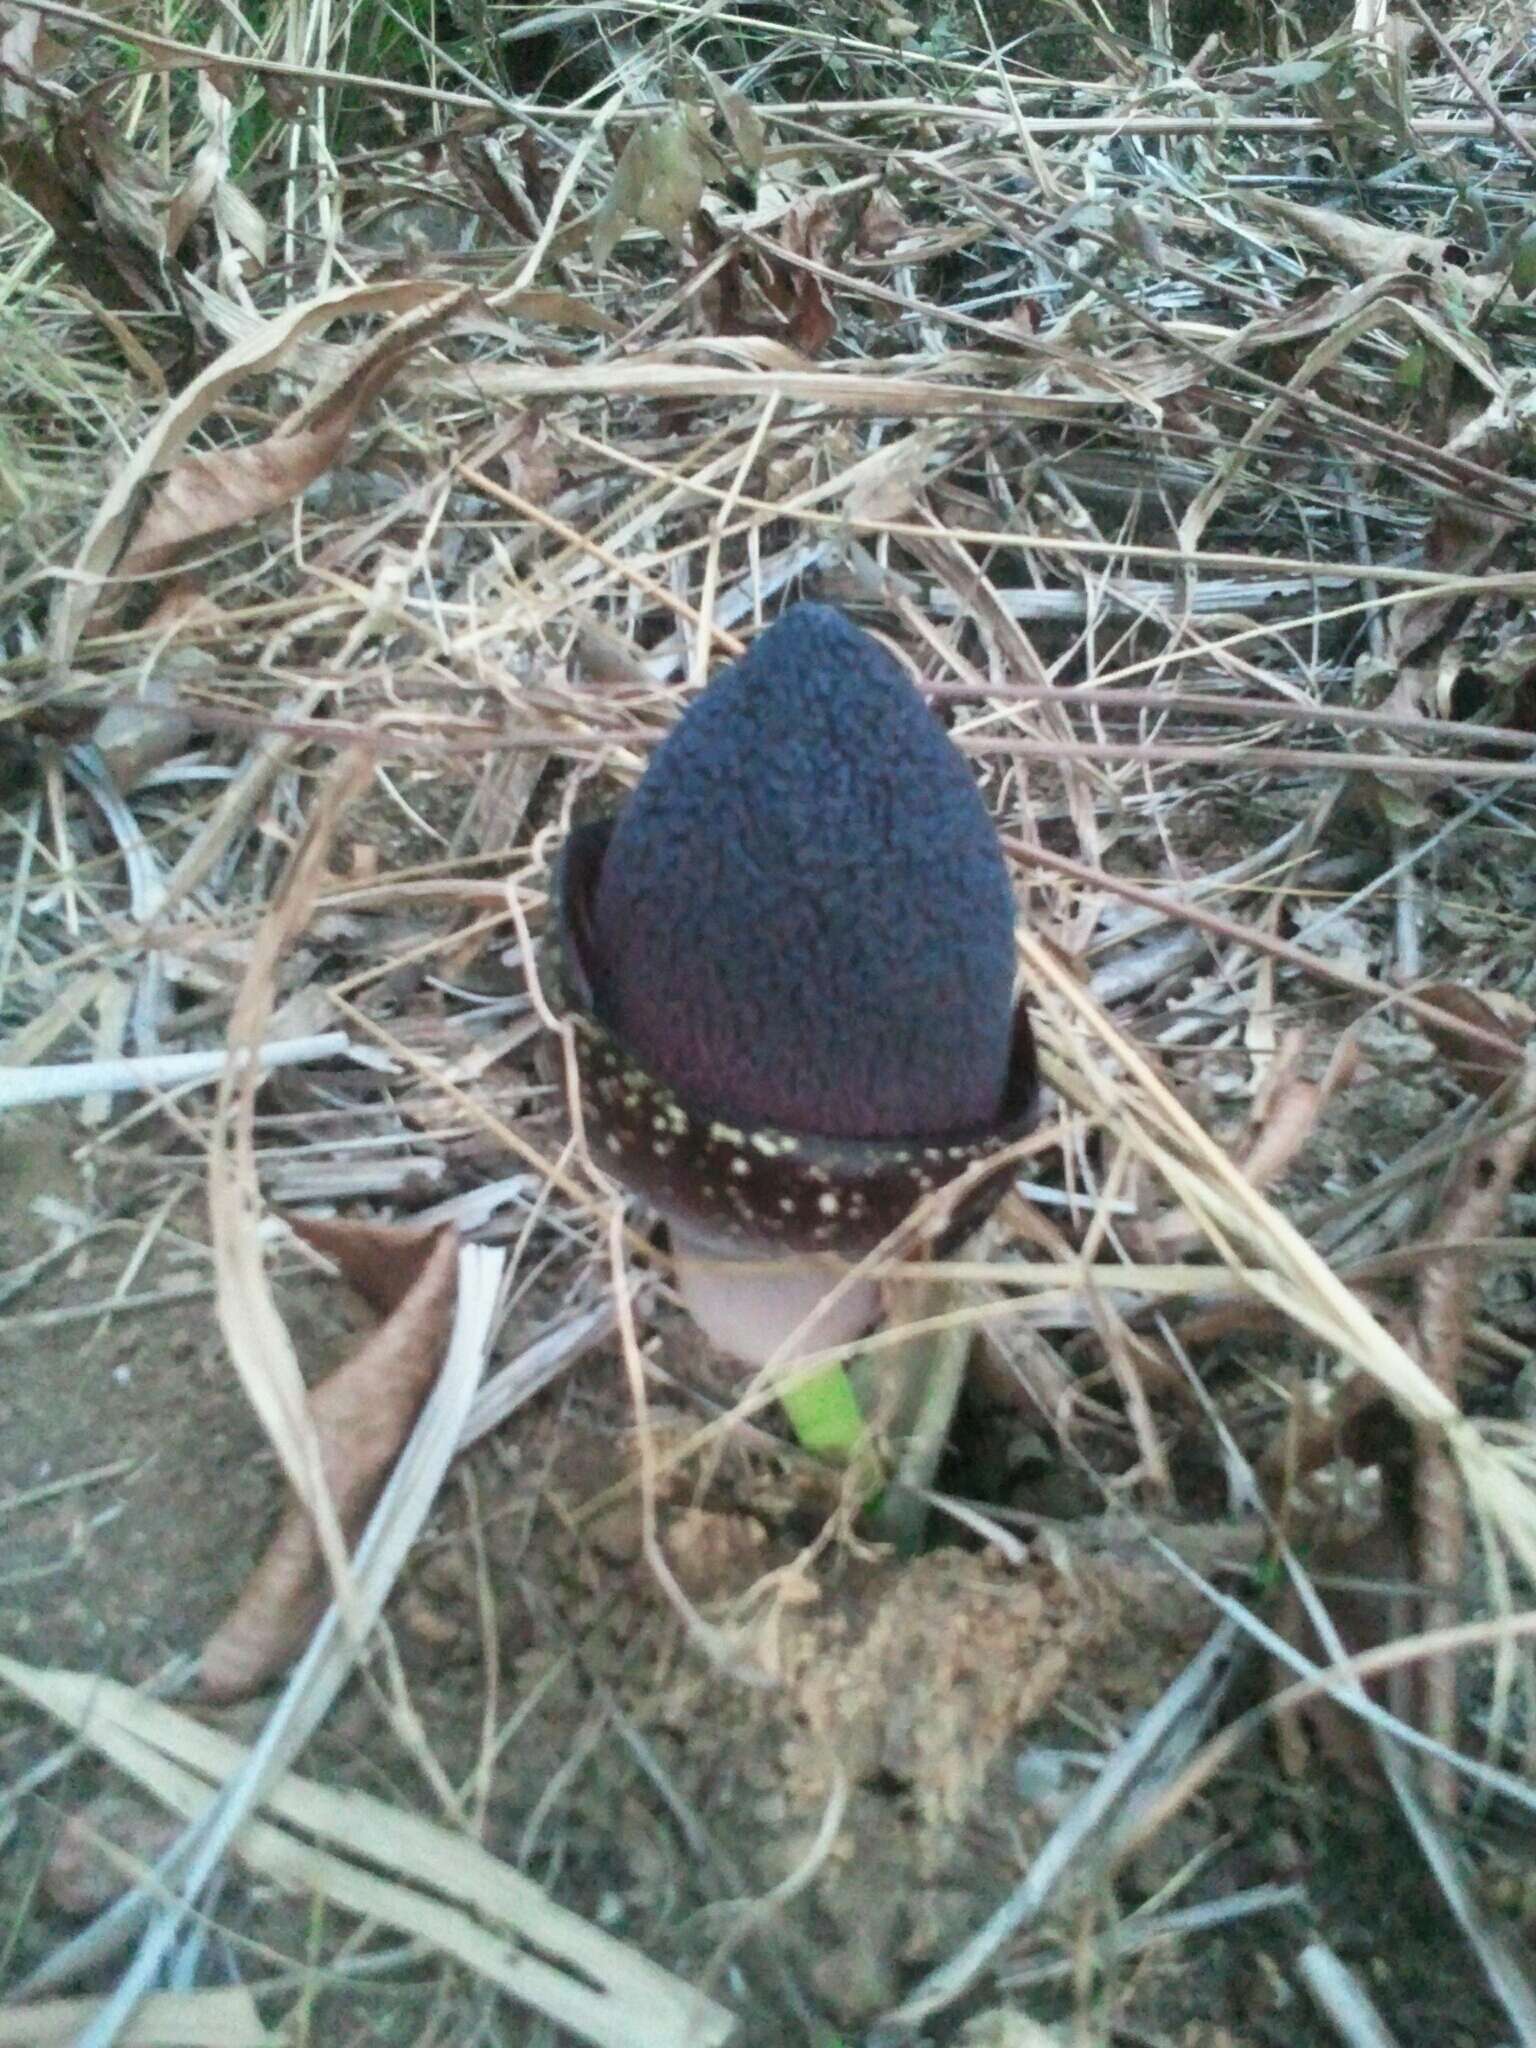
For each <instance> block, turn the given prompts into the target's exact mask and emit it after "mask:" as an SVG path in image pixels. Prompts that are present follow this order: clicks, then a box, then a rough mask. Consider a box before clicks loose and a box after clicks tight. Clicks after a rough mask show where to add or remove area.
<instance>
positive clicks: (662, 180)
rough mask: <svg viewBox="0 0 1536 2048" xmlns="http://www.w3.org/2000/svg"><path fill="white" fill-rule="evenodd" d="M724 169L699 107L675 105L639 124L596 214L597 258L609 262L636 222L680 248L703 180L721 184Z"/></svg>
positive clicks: (593, 238)
mask: <svg viewBox="0 0 1536 2048" xmlns="http://www.w3.org/2000/svg"><path fill="white" fill-rule="evenodd" d="M724 175H725V165H724V163H723V162H722V161H721V157H720V153H719V151H718V150H717V149H716V148H715V145H714V143H713V142H712V141H711V140H710V137H709V131H708V129H707V128H706V127H705V125H704V119H703V116H702V115H701V114H700V112H699V110H698V108H697V107H676V108H674V109H673V111H672V112H671V113H670V114H667V115H665V116H664V117H663V118H662V119H661V120H659V121H652V122H650V123H649V124H647V125H645V126H642V127H638V128H636V130H635V132H634V133H633V134H632V135H631V136H630V138H629V140H628V142H627V143H626V144H625V145H624V154H623V155H622V156H621V157H620V158H619V163H618V168H617V170H616V171H615V172H614V174H613V183H612V184H611V185H610V186H609V188H608V195H607V197H606V198H605V199H604V201H603V203H602V205H601V206H600V207H599V208H598V209H597V213H596V215H595V216H594V218H593V222H592V232H591V237H590V248H591V254H592V260H593V262H594V263H599V264H602V263H606V262H607V261H608V258H609V257H610V256H611V255H612V254H613V252H614V250H615V248H616V247H617V246H618V243H619V240H620V238H621V236H623V235H624V234H626V233H627V232H628V230H629V229H630V228H632V227H643V228H654V229H655V231H656V233H657V234H659V235H665V236H666V238H667V240H668V241H669V242H670V243H671V244H672V246H673V248H674V249H681V247H682V243H683V230H684V228H686V227H687V225H688V223H689V221H690V220H692V218H693V216H694V215H695V214H696V213H697V212H698V210H699V202H700V200H701V199H702V198H703V197H704V187H705V185H706V184H718V183H719V181H720V180H721V178H723V176H724Z"/></svg>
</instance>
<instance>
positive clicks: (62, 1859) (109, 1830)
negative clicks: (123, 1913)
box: [43, 1792, 181, 1919]
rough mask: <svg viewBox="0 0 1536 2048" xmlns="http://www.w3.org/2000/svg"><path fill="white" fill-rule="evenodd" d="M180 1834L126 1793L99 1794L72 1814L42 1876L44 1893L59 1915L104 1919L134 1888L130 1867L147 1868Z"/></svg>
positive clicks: (161, 1815) (156, 1810) (168, 1821)
mask: <svg viewBox="0 0 1536 2048" xmlns="http://www.w3.org/2000/svg"><path fill="white" fill-rule="evenodd" d="M180 1833H181V1824H180V1822H179V1821H177V1820H175V1819H174V1818H173V1817H172V1816H171V1815H170V1814H167V1813H162V1812H161V1811H160V1809H159V1808H158V1807H154V1806H150V1805H149V1804H148V1803H147V1802H146V1801H145V1800H142V1799H140V1798H138V1797H137V1796H136V1795H135V1794H133V1793H131V1792H102V1793H100V1794H98V1795H97V1797H96V1798H94V1799H92V1800H90V1801H88V1802H87V1804H86V1805H84V1806H82V1807H79V1808H77V1809H76V1811H75V1812H73V1813H71V1814H70V1815H69V1817H68V1818H67V1819H66V1820H65V1822H64V1825H63V1827H62V1828H61V1829H60V1831H59V1839H58V1840H57V1842H55V1844H54V1847H53V1854H52V1855H51V1856H50V1857H49V1858H48V1866H47V1868H46V1869H45V1870H44V1872H43V1891H44V1892H45V1893H46V1895H47V1897H48V1901H49V1903H50V1904H51V1905H54V1906H56V1907H57V1908H58V1910H59V1911H60V1912H61V1913H71V1914H74V1915H75V1916H76V1917H78V1918H80V1919H84V1918H85V1916H86V1915H87V1914H91V1913H104V1912H105V1911H106V1910H107V1908H108V1907H109V1906H111V1905H113V1904H115V1903H116V1901H117V1900H118V1899H120V1898H121V1897H122V1895H123V1893H124V1892H125V1891H127V1889H128V1888H129V1886H130V1885H131V1884H133V1883H135V1882H136V1874H135V1872H134V1870H133V1868H132V1867H131V1864H130V1863H128V1862H124V1861H122V1860H120V1858H118V1857H116V1856H114V1855H113V1854H112V1851H113V1850H114V1849H117V1850H120V1851H121V1852H122V1855H123V1856H125V1857H127V1858H130V1859H131V1862H132V1863H133V1864H140V1865H143V1866H152V1865H153V1864H155V1863H157V1862H158V1861H159V1859H160V1857H161V1856H162V1855H163V1854H164V1853H165V1851H166V1850H167V1849H168V1848H169V1847H170V1846H171V1843H172V1842H174V1841H175V1839H176V1837H177V1836H178V1835H179V1834H180Z"/></svg>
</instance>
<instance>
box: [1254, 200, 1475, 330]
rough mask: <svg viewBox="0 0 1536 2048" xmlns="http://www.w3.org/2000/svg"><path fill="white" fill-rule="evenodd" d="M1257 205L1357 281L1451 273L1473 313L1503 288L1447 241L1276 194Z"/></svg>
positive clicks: (1443, 237)
mask: <svg viewBox="0 0 1536 2048" xmlns="http://www.w3.org/2000/svg"><path fill="white" fill-rule="evenodd" d="M1254 203H1255V205H1257V206H1258V207H1260V208H1261V209H1262V210H1263V211H1264V212H1266V213H1270V214H1273V215H1275V216H1276V217H1278V218H1279V219H1281V220H1284V221H1286V222H1288V223H1289V224H1290V226H1291V227H1293V228H1295V229H1296V231H1297V232H1298V233H1299V234H1303V235H1305V236H1306V237H1307V238H1308V239H1309V240H1310V241H1312V242H1315V243H1316V244H1317V246H1318V248H1320V249H1321V250H1323V251H1324V253H1325V254H1327V255H1329V256H1332V257H1333V258H1334V259H1335V260H1336V261H1337V262H1339V263H1342V264H1343V265H1344V266H1345V267H1346V268H1347V269H1349V270H1352V271H1353V272H1354V273H1355V275H1356V276H1357V277H1362V278H1381V277H1391V276H1396V275H1398V274H1399V273H1402V272H1408V273H1410V274H1412V273H1418V274H1420V275H1427V276H1430V277H1436V278H1438V277H1439V276H1440V275H1441V274H1442V273H1445V272H1447V271H1448V272H1450V273H1451V274H1452V275H1453V276H1454V278H1455V281H1456V290H1457V292H1458V293H1459V294H1461V295H1463V296H1464V298H1465V300H1466V301H1467V303H1468V304H1469V306H1474V307H1475V306H1479V305H1481V304H1482V302H1483V301H1484V300H1485V299H1490V298H1492V297H1493V295H1494V293H1495V292H1497V291H1499V290H1500V289H1501V288H1502V286H1503V282H1504V280H1503V279H1502V278H1501V277H1483V276H1478V275H1476V274H1474V273H1472V272H1470V271H1469V270H1468V269H1467V266H1466V265H1465V264H1464V263H1458V262H1457V261H1456V260H1455V251H1456V244H1455V243H1454V242H1453V241H1451V240H1450V238H1449V237H1447V236H1443V235H1418V234H1411V233H1409V232H1407V231H1406V230H1403V229H1400V228H1388V227H1382V226H1379V225H1378V224H1377V223H1375V222H1373V221H1367V220H1362V219H1360V218H1359V216H1358V215H1356V214H1349V213H1336V212H1334V211H1333V210H1332V209H1331V208H1329V207H1326V206H1302V205H1299V204H1298V203H1297V202H1296V201H1295V200H1293V199H1282V198H1279V197H1278V196H1277V195H1276V194H1274V193H1263V194H1260V195H1258V196H1256V198H1255V201H1254Z"/></svg>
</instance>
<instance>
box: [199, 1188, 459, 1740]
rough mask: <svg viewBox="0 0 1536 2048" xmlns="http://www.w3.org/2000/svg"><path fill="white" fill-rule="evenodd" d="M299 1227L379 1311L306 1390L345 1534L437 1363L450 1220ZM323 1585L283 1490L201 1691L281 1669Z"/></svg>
mask: <svg viewBox="0 0 1536 2048" xmlns="http://www.w3.org/2000/svg"><path fill="white" fill-rule="evenodd" d="M295 1227H296V1228H297V1227H298V1226H297V1225H295ZM300 1234H301V1235H302V1236H303V1237H304V1238H305V1240H306V1242H308V1243H310V1244H313V1245H315V1246H316V1247H317V1249H320V1250H323V1251H324V1252H325V1254H326V1256H327V1257H329V1258H332V1259H334V1260H335V1261H336V1263H337V1264H338V1265H339V1266H340V1267H341V1268H342V1270H343V1272H344V1273H345V1274H346V1277H347V1278H348V1279H349V1280H350V1281H351V1282H352V1284H353V1285H354V1286H356V1287H357V1288H358V1290H359V1291H360V1292H361V1293H362V1294H363V1295H364V1296H365V1297H366V1298H367V1299H368V1300H369V1301H371V1302H373V1303H375V1304H376V1305H380V1306H382V1307H383V1309H384V1312H385V1320H384V1321H383V1322H382V1323H381V1324H380V1325H379V1327H378V1328H377V1329H376V1330H375V1331H374V1332H373V1333H372V1335H371V1336H369V1337H368V1338H367V1339H366V1340H365V1341H364V1342H363V1344H362V1345H361V1347H360V1348H359V1349H358V1350H357V1351H355V1352H354V1353H353V1355H352V1356H351V1357H350V1358H349V1359H347V1360H346V1362H345V1363H344V1364H342V1365H340V1366H338V1367H337V1369H336V1370H335V1372H333V1373H332V1374H331V1375H330V1377H329V1378H328V1379H326V1380H324V1381H322V1382H321V1384H320V1385H319V1386H318V1387H316V1388H314V1389H313V1391H312V1392H311V1394H310V1397H309V1412H310V1417H311V1419H312V1421H313V1422H314V1425H315V1429H316V1432H317V1434H318V1436H319V1439H320V1452H321V1467H322V1470H323V1472H324V1474H325V1480H326V1484H327V1485H328V1486H329V1488H330V1491H331V1495H332V1498H333V1499H334V1501H335V1504H336V1515H337V1520H338V1521H339V1522H340V1524H341V1527H342V1530H343V1532H344V1533H345V1535H346V1536H347V1539H348V1541H349V1542H351V1541H355V1539H356V1537H357V1535H358V1534H359V1532H360V1530H361V1529H362V1526H363V1523H364V1522H365V1521H366V1519H367V1517H368V1514H369V1511H370V1510H371V1509H372V1507H373V1504H374V1502H375V1500H376V1499H377V1498H378V1495H379V1492H380V1490H381V1488H382V1487H383V1484H384V1481H385V1479H386V1477H387V1476H388V1474H389V1471H390V1468H391V1467H392V1466H393V1464H394V1461H395V1459H396V1457H397V1456H398V1455H399V1452H400V1449H401V1447H402V1445H403V1444H404V1443H405V1440H406V1438H407V1437H408V1436H409V1435H410V1432H411V1430H412V1429H413V1428H414V1426H415V1423H416V1417H417V1415H418V1414H419V1413H420V1411H421V1406H422V1403H423V1402H424V1401H425V1399H426V1397H427V1394H428V1392H429V1391H430V1389H431V1386H432V1383H433V1381H434V1380H435V1379H436V1377H437V1373H438V1369H439V1367H440V1366H441V1364H442V1358H443V1351H444V1347H445V1346H446V1344H447V1341H448V1334H449V1330H450V1328H451V1327H452V1321H453V1308H454V1300H455V1291H456V1281H457V1272H458V1240H457V1237H456V1235H455V1233H454V1232H453V1231H452V1230H450V1229H444V1230H440V1231H424V1230H392V1229H389V1228H388V1227H386V1226H384V1225H380V1224H348V1223H317V1222H310V1221H306V1222H305V1224H304V1225H303V1227H302V1231H301V1233H300ZM328 1597H329V1589H328V1587H327V1586H326V1585H325V1583H324V1581H323V1579H322V1576H321V1570H320V1548H319V1544H318V1543H317V1541H316V1538H315V1531H314V1524H313V1523H312V1521H311V1520H310V1517H309V1513H308V1511H307V1510H306V1509H305V1508H304V1507H303V1506H302V1504H301V1503H300V1502H299V1501H297V1500H290V1502H289V1504H288V1506H287V1508H286V1509H285V1511H284V1514H283V1519H282V1521H281V1523H280V1525H279V1527H278V1530H277V1534H276V1535H275V1536H274V1537H273V1539H272V1542H271V1543H270V1545H269V1546H268V1548H267V1551H266V1554H265V1555H264V1556H263V1557H262V1559H261V1561H260V1563H259V1564H258V1565H257V1566H256V1569H255V1570H254V1571H253V1572H252V1573H251V1576H250V1577H249V1578H248V1579H247V1580H246V1583H245V1586H244V1588H243V1589H242V1591H241V1593H240V1597H239V1599H238V1600H237V1601H236V1603H235V1606H234V1609H233V1611H232V1612H231V1613H230V1614H229V1615H228V1616H227V1617H226V1618H225V1620H224V1622H223V1623H222V1625H221V1626H220V1627H219V1628H218V1629H217V1630H216V1631H215V1633H214V1634H213V1636H212V1637H211V1638H210V1639H209V1641H208V1643H207V1644H206V1645H205V1647H204V1649H203V1656H202V1668H201V1674H200V1675H201V1679H202V1686H203V1691H204V1693H205V1694H207V1695H208V1696H209V1697H210V1698H212V1699H217V1700H229V1699H238V1698H241V1697H243V1696H244V1695H245V1694H247V1693H250V1692H254V1691H255V1690H256V1689H257V1688H258V1687H259V1686H261V1685H263V1684H265V1683H266V1682H267V1680H269V1679H270V1678H272V1677H274V1676H275V1675H276V1674H277V1673H278V1672H280V1671H282V1670H283V1669H284V1668H285V1667H286V1666H287V1665H288V1664H289V1663H291V1661H292V1660H293V1658H294V1657H295V1656H297V1655H298V1653H299V1651H300V1650H302V1648H303V1647H304V1644H305V1643H306V1642H307V1641H308V1639H309V1636H310V1633H311V1631H312V1630H313V1628H314V1625H315V1623H316V1621H317V1620H318V1619H319V1617H320V1615H321V1613H322V1612H323V1611H324V1607H325V1603H326V1600H327V1598H328Z"/></svg>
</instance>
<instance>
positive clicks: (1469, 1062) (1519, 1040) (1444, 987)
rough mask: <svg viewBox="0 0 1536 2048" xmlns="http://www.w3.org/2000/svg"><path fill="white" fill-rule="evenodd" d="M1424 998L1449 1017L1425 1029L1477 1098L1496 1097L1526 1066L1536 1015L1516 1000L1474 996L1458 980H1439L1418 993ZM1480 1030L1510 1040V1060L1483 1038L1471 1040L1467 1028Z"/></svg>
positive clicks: (1479, 994) (1501, 996)
mask: <svg viewBox="0 0 1536 2048" xmlns="http://www.w3.org/2000/svg"><path fill="white" fill-rule="evenodd" d="M1419 995H1420V997H1421V999H1422V1000H1423V1001H1424V1002H1426V1003H1433V1004H1434V1005H1435V1007H1436V1009H1438V1010H1442V1011H1443V1012H1444V1013H1445V1022H1444V1024H1436V1023H1432V1022H1430V1021H1429V1020H1428V1019H1427V1018H1426V1019H1425V1020H1424V1029H1425V1031H1426V1032H1427V1033H1428V1034H1429V1036H1430V1038H1431V1039H1432V1040H1433V1041H1434V1044H1435V1047H1436V1049H1437V1051H1439V1052H1440V1053H1442V1054H1443V1055H1444V1056H1445V1058H1446V1060H1447V1061H1449V1063H1450V1065H1451V1067H1452V1068H1453V1070H1454V1071H1455V1074H1456V1078H1457V1080H1458V1081H1460V1082H1461V1084H1462V1086H1463V1087H1464V1088H1470V1089H1471V1091H1472V1093H1473V1094H1474V1095H1481V1096H1483V1097H1485V1098H1486V1097H1488V1096H1490V1095H1493V1094H1495V1093H1496V1092H1497V1091H1498V1090H1499V1089H1500V1088H1502V1087H1503V1086H1504V1083H1505V1082H1506V1081H1508V1080H1509V1078H1510V1077H1511V1075H1513V1074H1515V1073H1517V1072H1518V1071H1519V1069H1520V1066H1521V1065H1522V1063H1523V1061H1524V1057H1525V1054H1524V1046H1525V1044H1526V1043H1527V1041H1528V1040H1529V1039H1530V1036H1531V1031H1532V1027H1533V1026H1536V1011H1533V1010H1532V1009H1531V1007H1530V1005H1529V1004H1528V1003H1522V1002H1520V1001H1519V1000H1518V998H1516V997H1514V996H1505V995H1492V994H1489V993H1487V992H1486V991H1484V992H1480V993H1474V992H1473V991H1472V990H1471V989H1469V988H1462V987H1461V986H1460V985H1459V983H1457V982H1454V981H1437V982H1433V983H1431V984H1430V986H1429V987H1428V988H1423V989H1420V990H1419ZM1468 1024H1470V1025H1471V1026H1472V1028H1473V1029H1474V1030H1476V1031H1493V1032H1497V1033H1498V1035H1499V1036H1500V1037H1501V1038H1507V1039H1508V1041H1509V1054H1508V1057H1507V1058H1504V1057H1502V1056H1501V1055H1500V1054H1498V1053H1496V1052H1494V1051H1492V1050H1491V1049H1490V1048H1489V1047H1488V1046H1486V1045H1484V1044H1483V1043H1482V1041H1481V1040H1480V1039H1474V1038H1469V1037H1468V1036H1467V1034H1466V1031H1465V1029H1464V1028H1463V1027H1464V1026H1466V1025H1468Z"/></svg>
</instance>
